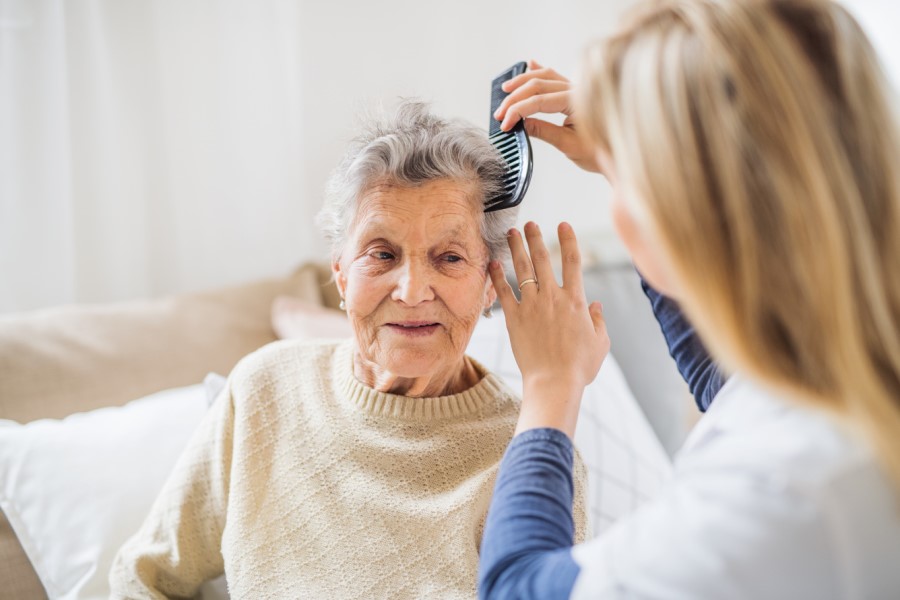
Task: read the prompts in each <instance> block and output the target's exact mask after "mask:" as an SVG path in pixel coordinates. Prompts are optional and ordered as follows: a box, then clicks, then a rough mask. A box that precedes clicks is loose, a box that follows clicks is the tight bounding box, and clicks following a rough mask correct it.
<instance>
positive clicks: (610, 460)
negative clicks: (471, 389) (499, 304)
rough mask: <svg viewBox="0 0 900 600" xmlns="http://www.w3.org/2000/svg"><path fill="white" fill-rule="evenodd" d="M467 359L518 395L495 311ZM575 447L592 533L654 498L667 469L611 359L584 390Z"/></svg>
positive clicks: (516, 375) (478, 330) (502, 323)
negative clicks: (585, 477) (581, 464)
mask: <svg viewBox="0 0 900 600" xmlns="http://www.w3.org/2000/svg"><path fill="white" fill-rule="evenodd" d="M466 354H468V355H469V356H471V357H472V358H474V359H475V360H477V361H478V362H480V363H481V364H483V365H484V366H485V367H487V368H488V369H490V370H491V371H493V372H494V373H496V374H497V375H499V376H500V377H501V378H502V379H503V380H504V381H505V382H506V384H507V385H509V386H510V387H511V388H512V389H513V390H514V391H515V392H516V393H517V394H519V395H521V394H522V374H521V373H520V372H519V367H518V365H516V359H515V356H513V352H512V346H511V345H510V342H509V335H508V334H507V332H506V320H505V319H504V317H503V313H502V312H501V313H499V314H498V313H497V312H496V311H495V314H494V317H492V318H491V319H481V320H480V321H479V322H478V324H477V325H476V326H475V331H474V332H473V333H472V339H471V340H470V341H469V346H468V348H467V349H466ZM575 445H576V446H577V447H578V451H579V452H580V453H581V458H582V460H583V461H584V464H585V466H586V467H587V470H588V510H589V514H590V525H591V532H592V534H593V535H597V534H599V533H601V532H602V531H603V530H605V529H606V528H608V527H609V526H610V525H611V524H612V523H614V522H615V521H616V520H618V519H620V518H622V517H624V516H625V515H627V514H629V513H631V512H632V511H634V509H636V508H637V507H638V506H640V505H641V504H643V503H644V502H646V501H647V500H649V499H650V498H652V497H654V496H655V495H656V494H658V493H659V491H660V489H661V488H662V486H663V485H664V484H665V482H666V481H667V480H668V479H669V478H670V477H671V474H672V464H671V461H670V459H669V456H668V454H666V451H665V450H664V449H663V447H662V445H661V444H660V442H659V439H658V438H657V437H656V434H655V433H654V432H653V428H652V427H651V426H650V423H649V422H648V421H647V419H646V417H645V416H644V413H643V412H642V411H641V409H640V406H639V405H638V403H637V401H636V400H635V398H634V396H633V395H632V393H631V390H630V389H629V387H628V384H627V383H626V382H625V377H624V375H622V371H621V369H619V365H618V363H617V362H616V359H615V358H614V357H613V355H612V354H610V355H609V356H607V357H606V359H605V360H604V361H603V366H602V367H601V368H600V372H599V373H598V374H597V378H596V379H594V381H593V382H592V383H591V384H590V385H588V386H587V388H585V390H584V396H583V397H582V401H581V412H580V413H579V416H578V427H577V429H576V431H575Z"/></svg>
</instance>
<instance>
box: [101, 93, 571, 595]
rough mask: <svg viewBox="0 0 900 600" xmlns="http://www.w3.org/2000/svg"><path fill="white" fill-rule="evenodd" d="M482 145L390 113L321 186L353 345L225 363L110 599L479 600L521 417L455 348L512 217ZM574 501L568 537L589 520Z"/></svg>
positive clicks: (123, 558)
mask: <svg viewBox="0 0 900 600" xmlns="http://www.w3.org/2000/svg"><path fill="white" fill-rule="evenodd" d="M503 172H504V166H503V163H502V162H501V159H500V158H499V156H498V155H497V153H496V152H495V151H494V149H493V148H492V146H491V145H490V144H489V143H488V142H487V140H486V136H485V135H484V133H483V132H480V131H479V130H477V129H474V128H471V127H467V126H464V125H461V124H458V123H453V122H447V121H443V120H440V119H438V118H436V117H434V116H432V115H430V114H428V112H427V111H426V109H425V107H424V106H423V105H421V104H416V103H406V104H404V105H402V106H401V107H400V109H399V111H398V112H397V114H396V116H395V118H394V119H393V120H392V122H389V123H382V124H379V125H377V126H375V127H373V128H371V129H370V130H369V131H368V132H367V133H366V134H364V135H363V136H361V137H360V138H359V139H358V140H357V141H356V143H355V144H354V145H353V147H352V149H351V151H350V152H349V154H348V155H347V157H346V159H345V160H344V161H343V162H342V164H341V166H340V167H339V168H338V170H337V171H336V173H335V175H334V176H333V178H332V181H331V184H330V186H329V190H328V198H327V201H326V203H325V207H324V208H323V209H322V212H321V214H320V219H319V221H320V224H321V225H322V228H323V230H324V232H325V235H326V237H327V238H328V239H329V241H330V242H331V244H332V257H333V261H332V263H333V271H334V279H335V282H336V284H337V287H338V290H339V292H340V294H341V298H342V299H343V300H342V306H343V307H344V308H345V310H346V311H347V315H348V317H349V320H350V323H351V325H352V328H353V332H354V336H353V339H352V340H350V341H349V342H325V341H305V342H304V341H284V342H278V343H275V344H272V345H270V346H267V347H265V348H263V349H261V350H259V351H257V352H256V353H254V354H252V355H250V356H248V357H247V358H245V359H244V360H243V361H241V363H240V364H239V365H238V366H237V367H236V368H235V369H234V371H233V372H232V373H231V376H230V377H229V380H228V385H227V387H226V390H225V391H224V392H223V393H222V395H221V396H220V397H219V398H218V399H217V401H216V402H215V404H214V406H213V407H212V408H211V409H210V412H209V414H208V415H207V417H206V419H205V420H204V421H203V423H202V425H201V426H200V428H199V430H198V431H197V432H196V434H195V436H194V438H193V440H192V442H191V443H190V444H189V446H188V448H187V449H186V451H185V453H184V455H183V456H182V457H181V459H180V461H179V463H178V465H177V467H176V468H175V470H174V472H173V473H172V475H171V476H170V478H169V480H168V482H167V483H166V485H165V487H164V489H163V491H162V492H161V494H160V496H159V497H158V498H157V500H156V502H155V504H154V506H153V508H152V510H151V513H150V515H149V516H148V517H147V519H146V521H145V522H144V524H143V526H142V528H141V529H140V531H138V533H137V534H135V535H134V536H133V537H132V538H131V539H130V540H129V541H128V542H127V543H126V544H125V546H124V547H123V548H122V549H121V550H120V551H119V554H118V556H117V557H116V561H115V564H114V566H113V570H112V573H111V575H110V577H111V583H112V588H113V596H114V597H128V598H160V597H173V596H175V597H190V596H194V595H195V594H196V593H197V591H198V588H199V586H200V585H201V584H202V583H203V582H204V581H206V580H208V579H211V578H214V577H216V576H218V575H220V574H222V573H223V572H224V573H225V575H226V578H227V581H228V588H229V591H230V594H231V596H232V598H253V599H260V598H472V597H474V596H475V585H476V572H477V564H478V551H479V546H480V541H481V533H482V529H483V524H484V519H485V515H486V512H487V508H488V504H489V502H490V496H491V492H492V488H493V484H494V479H495V475H496V472H497V468H498V465H499V462H500V459H501V458H502V455H503V452H504V450H505V448H506V445H507V444H508V443H509V441H510V439H511V438H512V435H513V431H514V429H515V424H516V418H517V414H518V408H519V403H518V400H517V399H516V398H515V397H514V395H513V393H512V392H511V391H510V390H509V389H507V388H506V387H505V386H504V384H503V383H502V382H501V381H500V380H499V379H498V378H497V377H496V376H495V375H492V374H491V373H488V372H486V371H485V369H484V368H483V367H482V366H481V365H479V364H478V363H477V362H475V361H473V360H472V359H470V358H468V357H467V356H465V354H464V352H465V349H466V346H467V344H468V341H469V337H470V335H471V334H472V330H473V328H474V326H475V323H476V322H477V321H478V318H479V316H480V315H481V314H482V312H483V311H488V310H490V306H491V305H492V303H493V302H494V299H495V292H494V289H493V287H492V284H491V281H490V278H489V277H488V275H487V266H488V263H489V261H490V260H491V259H495V258H501V257H502V256H503V252H504V249H505V248H506V232H507V230H508V229H509V228H510V227H511V226H512V224H513V221H514V219H515V212H514V211H510V210H507V211H500V212H494V213H487V214H486V213H484V212H483V204H484V200H485V198H486V197H489V196H491V195H492V194H494V193H496V191H497V187H498V185H499V182H500V180H501V178H502V176H503ZM577 486H578V487H579V493H576V498H577V500H576V501H575V507H574V508H575V514H576V523H577V528H578V530H579V532H578V534H577V535H578V537H579V538H582V537H583V525H584V515H585V511H584V507H583V503H582V500H581V499H580V498H581V494H580V490H582V489H583V485H582V482H581V481H578V483H577Z"/></svg>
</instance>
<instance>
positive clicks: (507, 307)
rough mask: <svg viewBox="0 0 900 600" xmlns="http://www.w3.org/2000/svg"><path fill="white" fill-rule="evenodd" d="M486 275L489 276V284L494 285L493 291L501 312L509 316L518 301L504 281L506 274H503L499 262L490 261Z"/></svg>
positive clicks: (507, 283)
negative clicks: (495, 293)
mask: <svg viewBox="0 0 900 600" xmlns="http://www.w3.org/2000/svg"><path fill="white" fill-rule="evenodd" d="M488 273H489V274H490V276H491V282H492V283H493V284H494V290H495V291H496V292H497V300H499V301H500V308H502V309H503V312H504V313H506V314H510V312H511V311H512V310H513V309H514V308H515V306H516V304H518V301H517V300H516V295H515V294H514V293H513V291H512V288H511V287H509V282H508V281H506V274H505V273H504V272H503V265H501V264H500V262H499V261H496V260H492V261H491V264H490V265H489V266H488Z"/></svg>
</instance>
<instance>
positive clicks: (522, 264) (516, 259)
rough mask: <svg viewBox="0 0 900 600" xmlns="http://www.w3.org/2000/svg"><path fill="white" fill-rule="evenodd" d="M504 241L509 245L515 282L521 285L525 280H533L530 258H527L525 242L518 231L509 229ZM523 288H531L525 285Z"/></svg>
mask: <svg viewBox="0 0 900 600" xmlns="http://www.w3.org/2000/svg"><path fill="white" fill-rule="evenodd" d="M506 241H507V243H508V244H509V251H510V253H511V254H512V263H513V269H515V271H516V281H518V282H519V283H520V284H521V283H522V282H523V281H525V280H526V279H535V277H534V270H533V269H532V267H531V258H529V256H528V252H527V251H526V250H525V241H524V240H523V239H522V234H521V233H519V230H518V229H510V230H509V236H508V237H507V240H506ZM525 287H526V288H529V287H532V286H531V285H527V286H525ZM522 289H525V288H519V290H520V291H521V290H522Z"/></svg>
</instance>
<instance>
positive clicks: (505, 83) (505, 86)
mask: <svg viewBox="0 0 900 600" xmlns="http://www.w3.org/2000/svg"><path fill="white" fill-rule="evenodd" d="M507 88H509V82H508V81H504V82H503V83H502V84H501V85H500V89H502V90H503V91H506V90H507ZM481 114H484V113H481Z"/></svg>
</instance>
